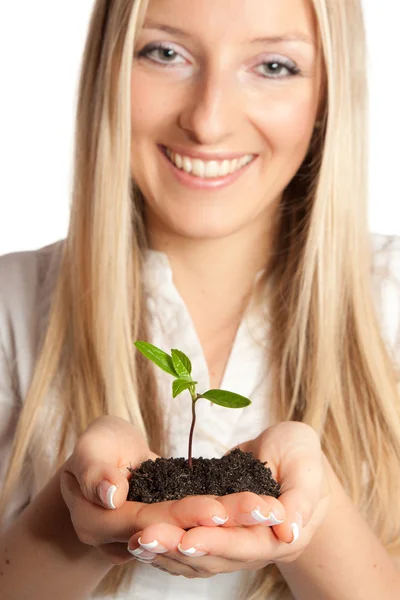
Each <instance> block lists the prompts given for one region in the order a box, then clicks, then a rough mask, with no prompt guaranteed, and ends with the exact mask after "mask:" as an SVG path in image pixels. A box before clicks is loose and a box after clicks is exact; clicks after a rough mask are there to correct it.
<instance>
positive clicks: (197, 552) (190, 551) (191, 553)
mask: <svg viewBox="0 0 400 600" xmlns="http://www.w3.org/2000/svg"><path fill="white" fill-rule="evenodd" d="M178 550H179V552H181V553H182V554H184V555H185V556H194V557H196V556H205V555H206V554H207V552H201V551H200V550H197V549H196V548H187V549H186V550H184V549H183V548H182V546H181V545H180V544H178Z"/></svg>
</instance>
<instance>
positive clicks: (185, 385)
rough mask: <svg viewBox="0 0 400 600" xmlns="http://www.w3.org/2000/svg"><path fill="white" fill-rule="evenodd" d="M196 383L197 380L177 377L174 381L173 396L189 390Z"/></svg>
mask: <svg viewBox="0 0 400 600" xmlns="http://www.w3.org/2000/svg"><path fill="white" fill-rule="evenodd" d="M196 383H197V381H192V380H190V381H188V380H187V379H175V381H173V382H172V397H173V398H176V397H177V396H178V395H179V394H181V393H182V392H184V391H185V390H188V389H189V388H191V387H192V385H195V384H196Z"/></svg>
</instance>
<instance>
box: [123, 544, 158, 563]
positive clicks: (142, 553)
mask: <svg viewBox="0 0 400 600" xmlns="http://www.w3.org/2000/svg"><path fill="white" fill-rule="evenodd" d="M128 552H130V553H131V554H132V555H133V556H134V557H135V558H137V559H140V560H143V561H149V560H153V559H154V558H155V557H156V555H155V554H154V553H153V552H149V551H148V550H145V549H144V548H135V549H134V550H132V549H131V548H129V546H128Z"/></svg>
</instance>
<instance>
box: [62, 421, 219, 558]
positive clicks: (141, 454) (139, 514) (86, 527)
mask: <svg viewBox="0 0 400 600" xmlns="http://www.w3.org/2000/svg"><path fill="white" fill-rule="evenodd" d="M149 458H150V459H152V460H155V459H156V458H157V455H156V454H154V453H153V452H151V451H150V449H149V448H148V446H147V443H146V441H145V439H144V437H143V435H142V433H141V432H140V430H139V429H138V428H137V427H135V426H134V425H132V424H131V423H129V422H128V421H125V420H124V419H121V418H119V417H107V416H105V417H99V418H98V419H96V420H95V421H93V423H91V424H90V425H89V427H88V428H87V429H86V431H85V432H84V433H83V434H82V435H81V436H80V438H79V439H78V441H77V443H76V445H75V448H74V451H73V453H72V454H71V456H70V457H69V458H68V460H67V461H66V462H65V464H64V465H63V466H62V468H61V493H62V496H63V498H64V501H65V503H66V505H67V506H68V509H69V511H70V514H71V521H72V524H73V527H74V529H75V532H76V535H77V536H78V538H79V540H80V541H81V542H82V543H84V544H88V545H91V546H95V547H97V548H98V549H99V550H100V551H101V552H102V553H104V554H105V555H106V556H107V558H108V559H109V560H110V563H111V564H114V565H117V564H123V563H126V562H128V561H129V560H132V559H134V556H132V554H131V553H130V552H129V551H128V549H127V547H128V541H129V539H130V538H131V537H132V535H134V534H135V533H138V532H140V531H142V529H144V528H145V527H148V526H149V525H151V524H155V523H157V524H158V523H167V524H171V525H175V526H177V527H180V528H182V529H186V530H187V529H191V528H192V527H198V526H214V527H215V522H214V521H212V517H219V518H220V519H225V518H226V512H225V509H224V507H223V506H222V504H221V503H220V502H218V500H216V499H214V498H212V497H210V496H188V497H186V498H183V499H182V500H171V501H168V502H159V503H155V504H143V503H141V502H128V501H127V500H126V498H127V495H128V490H129V478H130V476H131V474H130V471H129V470H128V467H129V466H132V467H133V468H136V467H138V466H139V465H140V463H142V462H143V461H145V460H148V459H149ZM110 485H112V486H115V487H114V488H111V491H108V492H107V488H109V487H110ZM113 490H114V493H113V494H112V492H113ZM113 508H115V509H117V510H113Z"/></svg>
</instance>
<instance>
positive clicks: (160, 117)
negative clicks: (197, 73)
mask: <svg viewBox="0 0 400 600" xmlns="http://www.w3.org/2000/svg"><path fill="white" fill-rule="evenodd" d="M169 88H170V89H169V90H167V89H166V86H163V89H162V90H160V89H157V90H156V91H155V89H154V83H153V84H152V83H151V82H150V81H149V80H148V78H147V77H146V76H145V75H143V74H138V75H135V76H132V83H131V97H132V100H131V115H132V121H131V123H132V138H133V140H136V143H137V144H141V143H142V142H145V141H146V138H147V140H148V141H149V138H153V137H154V138H155V137H156V136H157V140H156V141H160V136H162V135H163V129H165V131H167V130H168V125H169V124H170V123H171V121H172V120H173V115H174V107H175V106H176V102H175V100H174V97H173V95H174V94H173V92H172V90H171V86H169ZM171 92H172V93H171ZM175 112H176V111H175ZM161 139H162V138H161ZM153 141H154V140H153Z"/></svg>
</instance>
